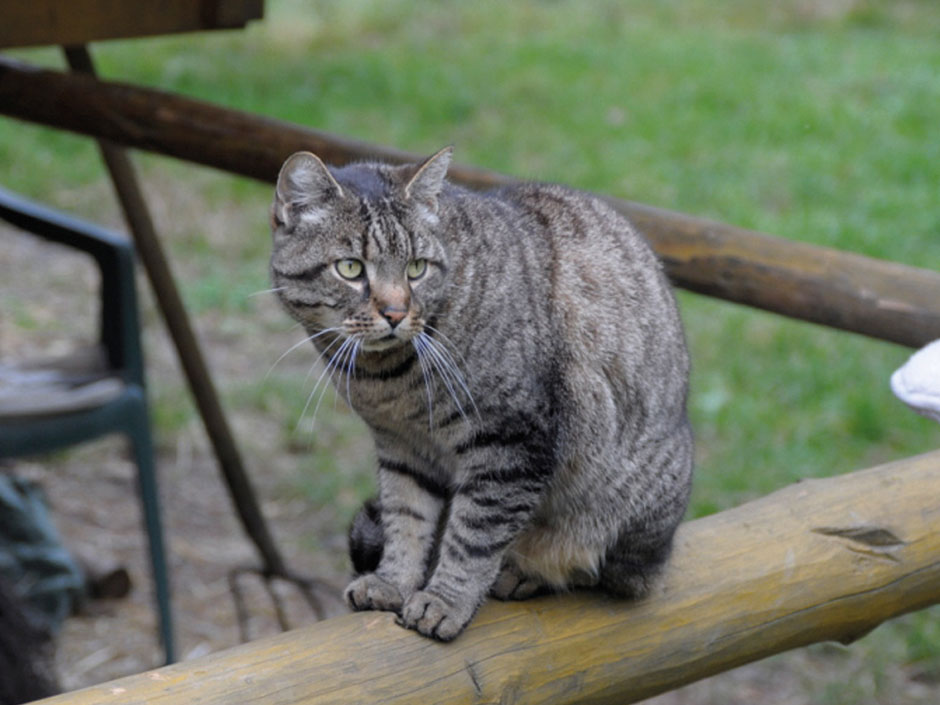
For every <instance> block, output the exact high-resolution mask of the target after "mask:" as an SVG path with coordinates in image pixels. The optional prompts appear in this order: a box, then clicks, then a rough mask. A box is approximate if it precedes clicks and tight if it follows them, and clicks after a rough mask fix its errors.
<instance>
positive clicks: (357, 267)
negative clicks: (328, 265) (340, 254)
mask: <svg viewBox="0 0 940 705" xmlns="http://www.w3.org/2000/svg"><path fill="white" fill-rule="evenodd" d="M335 266H336V272H337V274H339V275H340V276H341V277H342V278H343V279H358V278H359V277H361V276H362V271H363V267H362V262H360V261H359V260H357V259H341V260H339V261H337V262H336V265H335Z"/></svg>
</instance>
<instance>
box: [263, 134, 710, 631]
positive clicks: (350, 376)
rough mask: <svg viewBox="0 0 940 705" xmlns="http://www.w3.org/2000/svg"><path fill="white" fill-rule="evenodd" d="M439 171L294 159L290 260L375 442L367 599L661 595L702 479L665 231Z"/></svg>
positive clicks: (288, 298)
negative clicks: (665, 264) (664, 252)
mask: <svg viewBox="0 0 940 705" xmlns="http://www.w3.org/2000/svg"><path fill="white" fill-rule="evenodd" d="M450 159H451V149H450V148H445V149H443V150H441V151H440V152H438V153H437V154H435V155H433V156H432V157H430V158H428V159H427V160H425V161H424V162H422V163H420V164H411V165H406V166H390V165H386V164H375V163H362V164H352V165H347V166H344V167H342V168H332V167H329V168H328V167H326V166H325V165H324V164H323V162H321V161H320V159H319V158H317V157H316V156H314V155H313V154H310V153H309V152H300V153H297V154H294V155H293V156H292V157H290V158H289V159H288V160H287V161H286V162H285V164H284V166H283V167H282V169H281V173H280V176H279V178H278V183H277V189H276V195H275V200H274V205H273V208H272V230H273V240H274V243H273V253H272V257H271V272H272V278H273V284H274V287H275V290H276V291H277V293H278V296H279V297H280V298H281V300H282V302H283V303H284V305H285V306H286V308H287V310H288V311H289V312H290V314H291V315H292V316H293V317H294V318H295V319H296V320H298V321H299V322H300V323H301V324H303V326H304V327H305V329H306V331H307V332H308V333H309V336H310V340H312V341H313V344H314V345H315V346H316V348H317V349H318V350H319V352H320V354H321V356H322V357H323V359H324V360H325V361H326V365H327V367H326V372H327V373H328V376H329V377H335V379H334V383H335V386H336V389H337V391H338V393H339V394H340V395H341V396H342V397H343V398H345V399H346V401H347V402H348V403H349V405H350V406H351V407H352V408H353V409H354V410H355V411H356V412H357V413H358V414H359V415H360V416H361V417H362V418H363V419H364V420H365V422H366V424H367V425H368V426H369V429H370V430H371V433H372V436H373V438H374V441H375V448H376V454H377V459H378V488H379V498H378V502H377V503H376V504H371V505H368V506H367V507H366V508H365V509H364V510H363V512H361V513H360V516H359V517H358V518H357V519H356V521H355V522H354V525H353V528H352V531H351V539H352V540H351V544H352V546H351V548H352V551H353V559H354V564H355V565H356V567H357V569H358V570H359V574H358V576H357V577H355V579H354V580H353V581H352V583H350V585H349V586H348V587H347V588H346V592H345V596H346V600H347V601H348V603H349V605H350V607H352V608H353V609H356V610H391V611H394V612H397V613H398V615H399V622H400V624H402V625H403V626H405V627H408V628H411V629H415V630H417V631H418V632H420V633H421V634H424V635H426V636H429V637H433V638H435V639H439V640H442V641H447V640H450V639H453V638H454V637H456V636H457V635H458V634H460V632H461V631H462V630H463V629H464V627H465V626H466V625H467V623H468V622H469V621H470V619H471V618H472V617H473V615H474V613H475V612H476V610H477V608H478V607H479V606H480V604H481V602H482V601H483V600H484V599H485V597H486V596H487V594H490V595H493V596H495V597H497V598H500V599H524V598H527V597H530V596H532V595H535V594H537V593H542V592H546V591H555V590H564V589H566V588H571V587H576V586H598V587H600V588H601V589H603V590H605V591H607V592H610V593H613V594H615V595H622V596H632V597H640V596H643V595H644V594H646V593H647V592H648V591H649V589H650V586H651V584H652V581H653V580H654V579H655V578H656V577H657V575H658V574H659V573H660V572H661V571H662V568H663V565H664V563H665V561H666V559H667V557H668V555H669V552H670V546H671V544H672V537H673V533H674V531H675V529H676V525H677V524H678V522H679V521H680V519H681V518H682V515H683V513H684V511H685V508H686V504H687V501H688V496H689V488H690V483H691V470H692V433H691V430H690V427H689V423H688V419H687V416H686V394H687V388H688V373H689V361H688V355H687V352H686V347H685V341H684V337H683V332H682V327H681V323H680V320H679V315H678V312H677V309H676V304H675V300H674V298H673V294H672V291H671V289H670V287H669V285H668V282H667V280H666V278H665V276H664V275H663V273H662V270H661V267H660V264H659V262H658V261H657V260H656V258H655V256H654V255H653V253H652V251H651V250H650V248H649V246H648V245H647V244H646V242H645V241H644V240H643V239H642V238H641V237H640V236H639V235H638V234H637V233H636V231H634V230H633V228H632V227H631V226H630V224H629V223H628V222H627V221H626V220H625V219H624V218H623V217H622V216H620V215H619V214H618V213H616V212H614V211H613V210H612V209H611V208H609V207H608V206H607V205H605V204H604V203H602V202H601V201H600V200H598V199H596V198H594V197H592V196H589V195H586V194H583V193H579V192H576V191H573V190H570V189H567V188H564V187H561V186H555V185H539V184H524V185H518V186H511V187H507V188H502V189H499V190H496V191H493V192H489V193H476V192H471V191H468V190H465V189H463V188H460V187H458V186H456V185H454V184H451V183H450V182H448V181H447V180H446V178H445V177H446V173H447V169H448V166H449V164H450Z"/></svg>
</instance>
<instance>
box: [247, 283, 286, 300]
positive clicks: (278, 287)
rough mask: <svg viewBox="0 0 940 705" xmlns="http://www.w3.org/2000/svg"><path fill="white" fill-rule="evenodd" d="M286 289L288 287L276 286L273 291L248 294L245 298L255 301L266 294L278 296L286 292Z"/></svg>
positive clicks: (267, 290) (263, 290)
mask: <svg viewBox="0 0 940 705" xmlns="http://www.w3.org/2000/svg"><path fill="white" fill-rule="evenodd" d="M286 288H287V287H286V286H276V287H274V288H273V289H262V290H261V291H254V292H252V293H250V294H248V295H247V296H246V297H245V298H246V299H253V298H254V297H256V296H264V295H265V294H276V293H277V292H279V291H284V289H286Z"/></svg>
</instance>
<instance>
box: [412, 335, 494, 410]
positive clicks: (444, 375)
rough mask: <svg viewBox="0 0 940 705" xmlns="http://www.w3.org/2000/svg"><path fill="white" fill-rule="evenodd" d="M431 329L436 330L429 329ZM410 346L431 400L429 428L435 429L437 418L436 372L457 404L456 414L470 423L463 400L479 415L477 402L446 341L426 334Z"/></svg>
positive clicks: (429, 403)
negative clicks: (433, 384)
mask: <svg viewBox="0 0 940 705" xmlns="http://www.w3.org/2000/svg"><path fill="white" fill-rule="evenodd" d="M429 330H435V329H433V328H429ZM435 332H437V333H438V335H440V336H441V338H442V340H446V337H445V336H444V335H443V334H442V333H440V332H439V331H435ZM411 343H412V345H413V346H414V349H415V352H416V353H417V355H418V362H419V363H420V364H421V374H422V375H423V376H424V386H425V391H426V392H427V398H428V423H429V427H430V426H433V418H434V417H433V409H432V401H431V400H432V398H433V395H432V392H431V379H432V377H433V373H435V372H436V373H437V376H438V378H440V380H441V381H442V382H443V383H444V386H445V387H446V388H447V393H448V394H449V395H450V398H451V399H452V400H453V401H454V404H455V405H456V406H457V411H458V412H459V413H460V415H461V416H463V417H464V420H466V421H469V419H468V418H467V409H466V408H465V407H464V402H461V397H464V401H465V402H469V404H470V406H471V407H473V412H474V413H475V414H476V415H477V416H479V415H480V412H479V410H478V409H477V405H476V402H475V401H474V400H473V395H472V394H471V393H470V388H469V387H468V386H467V382H466V380H465V379H464V376H463V373H462V372H461V371H460V366H459V365H458V364H457V362H456V361H455V360H454V356H453V355H452V354H451V352H450V350H448V348H447V346H446V345H445V344H444V342H442V341H441V340H435V339H434V338H432V337H431V336H430V335H428V334H427V333H424V332H421V333H419V334H418V335H417V336H415V337H414V338H413V339H412V341H411ZM458 354H459V353H458Z"/></svg>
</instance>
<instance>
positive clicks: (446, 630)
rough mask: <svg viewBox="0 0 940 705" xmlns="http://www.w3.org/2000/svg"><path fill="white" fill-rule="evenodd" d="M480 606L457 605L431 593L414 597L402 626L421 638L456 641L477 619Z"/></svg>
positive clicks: (403, 614) (422, 592) (408, 604)
mask: <svg viewBox="0 0 940 705" xmlns="http://www.w3.org/2000/svg"><path fill="white" fill-rule="evenodd" d="M476 608H477V605H475V604H470V605H454V604H451V603H450V602H447V601H446V600H444V599H443V598H441V597H440V596H438V595H435V594H434V593H432V592H428V591H427V590H419V591H418V592H416V593H415V594H414V595H412V596H411V597H410V598H409V599H408V601H407V602H406V603H405V606H404V607H403V608H402V610H401V617H400V619H399V620H398V623H399V624H401V625H402V626H403V627H407V628H408V629H414V630H415V631H416V632H418V633H419V634H423V635H424V636H427V637H430V638H432V639H437V640H438V641H450V640H451V639H454V638H455V637H456V636H457V635H458V634H460V632H462V631H463V630H464V627H466V626H467V624H468V623H469V622H470V620H471V619H472V618H473V615H474V613H475V612H476Z"/></svg>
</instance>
